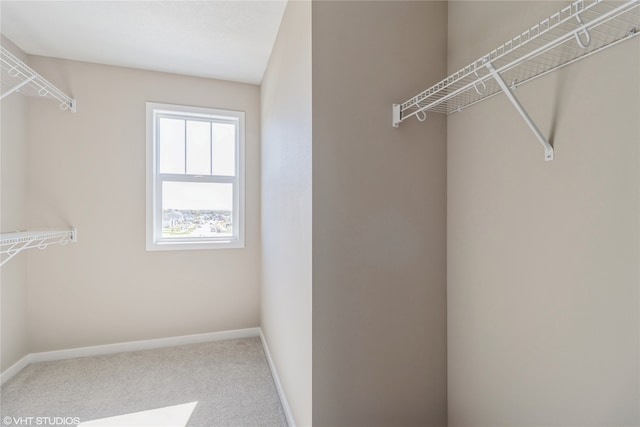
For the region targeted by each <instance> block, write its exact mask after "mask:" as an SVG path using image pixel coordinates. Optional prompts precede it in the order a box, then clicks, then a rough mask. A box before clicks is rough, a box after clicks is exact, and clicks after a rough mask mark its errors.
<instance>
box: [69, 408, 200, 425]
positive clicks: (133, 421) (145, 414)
mask: <svg viewBox="0 0 640 427" xmlns="http://www.w3.org/2000/svg"><path fill="white" fill-rule="evenodd" d="M197 404H198V402H191V403H184V404H182V405H174V406H166V407H164V408H158V409H151V410H148V411H140V412H132V413H130V414H124V415H116V416H114V417H108V418H100V419H99V420H91V421H87V422H84V423H80V424H78V427H98V426H100V427H133V426H136V427H142V426H149V427H150V426H154V427H155V426H158V427H160V426H161V427H185V426H186V425H187V422H188V421H189V418H190V417H191V414H192V413H193V410H194V409H195V407H196V405H197Z"/></svg>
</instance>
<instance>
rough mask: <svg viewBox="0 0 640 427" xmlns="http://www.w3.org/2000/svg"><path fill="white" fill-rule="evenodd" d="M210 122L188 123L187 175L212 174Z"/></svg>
mask: <svg viewBox="0 0 640 427" xmlns="http://www.w3.org/2000/svg"><path fill="white" fill-rule="evenodd" d="M209 131H210V124H209V122H201V121H194V120H188V121H187V173H188V174H191V175H210V174H211V143H210V142H211V139H210V132H209Z"/></svg>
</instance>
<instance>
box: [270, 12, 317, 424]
mask: <svg viewBox="0 0 640 427" xmlns="http://www.w3.org/2000/svg"><path fill="white" fill-rule="evenodd" d="M261 156H262V254H263V255H262V318H261V320H262V322H261V324H262V329H263V332H264V334H265V337H266V339H267V342H268V345H269V349H270V352H271V355H272V358H273V361H274V363H275V365H276V369H277V371H278V376H279V377H280V380H281V382H282V386H283V389H284V391H285V393H286V396H287V399H288V402H289V404H290V407H291V412H292V415H293V417H294V419H295V423H296V424H297V425H298V426H310V425H311V339H312V337H311V214H312V212H311V2H306V1H305V2H302V1H299V2H290V3H289V4H288V5H287V9H286V11H285V14H284V17H283V20H282V24H281V26H280V32H279V33H278V37H277V40H276V43H275V46H274V48H273V52H272V54H271V59H270V62H269V66H268V68H267V72H266V74H265V77H264V79H263V82H262V152H261Z"/></svg>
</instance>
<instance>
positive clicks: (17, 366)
mask: <svg viewBox="0 0 640 427" xmlns="http://www.w3.org/2000/svg"><path fill="white" fill-rule="evenodd" d="M29 363H31V355H30V354H27V355H26V356H24V357H23V358H22V359H20V360H18V361H17V362H16V363H14V364H13V365H11V366H9V367H8V368H7V369H6V370H5V371H4V372H3V373H1V374H0V384H4V383H6V382H7V381H9V380H10V379H11V378H13V376H14V375H15V374H17V373H18V372H20V371H22V370H23V369H24V368H26V367H27V366H29Z"/></svg>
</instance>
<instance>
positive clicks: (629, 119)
mask: <svg viewBox="0 0 640 427" xmlns="http://www.w3.org/2000/svg"><path fill="white" fill-rule="evenodd" d="M565 4H566V3H565V2H561V3H548V2H451V3H450V4H449V67H450V68H449V71H450V72H453V71H455V70H457V69H459V68H461V67H462V66H464V65H466V64H467V63H469V62H471V61H473V60H475V59H477V58H478V57H480V56H481V55H482V54H483V53H485V52H487V51H489V50H491V49H493V48H494V47H495V46H496V45H498V44H500V43H503V42H504V41H506V40H507V39H509V38H510V37H512V36H513V35H515V34H517V33H518V32H520V31H521V30H522V28H526V27H528V26H530V25H531V24H533V23H534V22H535V21H537V20H539V19H541V18H544V17H545V16H547V15H549V14H550V13H552V12H554V11H556V10H558V9H559V8H560V7H561V6H564V5H565ZM487 28H489V29H490V31H487V30H486V29H487ZM638 46H639V44H638V40H637V39H636V40H634V41H633V42H628V43H625V44H622V45H619V46H617V47H614V48H611V49H609V50H607V51H604V52H602V53H599V54H597V55H595V56H592V57H590V58H588V59H585V60H583V61H581V62H579V63H576V64H574V65H571V66H569V67H567V68H565V69H563V70H560V71H557V72H554V73H551V74H550V75H548V76H546V77H543V78H541V79H539V80H536V81H534V82H531V83H529V84H527V85H525V86H522V87H519V88H518V89H517V91H516V95H517V96H518V98H519V99H520V101H521V102H522V104H523V105H524V106H525V107H526V108H527V111H528V112H529V114H530V115H531V116H532V117H533V118H534V120H535V121H536V123H537V124H538V126H539V127H540V129H541V131H542V132H543V133H544V134H545V135H550V136H552V140H553V145H554V147H555V160H554V161H552V162H545V161H544V160H543V150H542V148H541V146H540V144H539V143H538V142H537V140H536V139H535V137H534V136H533V134H532V133H531V131H530V130H529V128H528V127H527V126H526V125H525V124H524V122H523V121H522V119H521V118H520V116H518V114H517V113H516V112H515V110H514V109H513V107H512V105H511V104H510V103H509V102H508V101H507V99H506V98H505V97H504V96H498V97H494V98H492V99H490V100H487V101H485V102H483V103H481V104H478V105H476V106H473V107H471V108H469V109H467V110H464V111H463V112H462V113H457V114H454V115H451V116H449V119H448V166H447V167H448V176H447V178H448V356H449V357H448V365H449V371H448V384H449V395H448V400H449V422H450V425H451V426H465V427H469V426H499V425H502V426H512V427H517V426H541V425H563V426H605V425H606V426H614V425H615V426H637V425H640V419H639V418H638V417H639V407H638V404H639V399H640V394H639V382H638V379H639V372H638V363H639V360H640V352H639V342H638V339H639V332H640V330H639V325H640V324H639V317H638V316H639V309H640V307H639V294H638V284H639V274H638V273H639V272H638V262H639V255H640V252H639V238H640V230H639V224H638V222H639V221H638V219H639V215H640V212H639V203H640V191H639V190H640V186H639V178H640V176H639V173H638V171H639V166H640V164H639V148H638V141H639V139H640V132H639V128H638V117H639V115H640V96H639V94H640V80H639V78H638V76H639V71H640V48H639V47H638Z"/></svg>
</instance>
